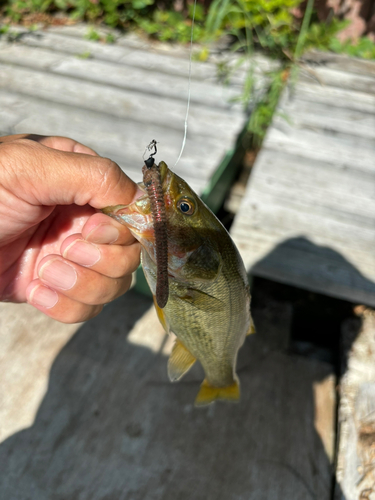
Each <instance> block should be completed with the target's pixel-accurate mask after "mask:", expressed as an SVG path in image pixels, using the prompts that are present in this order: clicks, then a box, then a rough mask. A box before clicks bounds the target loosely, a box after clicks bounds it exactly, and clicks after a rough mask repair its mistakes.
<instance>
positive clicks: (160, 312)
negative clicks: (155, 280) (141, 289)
mask: <svg viewBox="0 0 375 500" xmlns="http://www.w3.org/2000/svg"><path fill="white" fill-rule="evenodd" d="M152 298H153V299H154V306H155V309H156V314H157V315H158V318H159V321H160V323H161V324H162V326H163V328H164V330H165V331H166V332H167V333H170V329H169V325H168V322H167V318H166V317H165V314H164V310H163V309H162V308H161V307H159V306H158V303H157V302H156V297H155V295H153V296H152Z"/></svg>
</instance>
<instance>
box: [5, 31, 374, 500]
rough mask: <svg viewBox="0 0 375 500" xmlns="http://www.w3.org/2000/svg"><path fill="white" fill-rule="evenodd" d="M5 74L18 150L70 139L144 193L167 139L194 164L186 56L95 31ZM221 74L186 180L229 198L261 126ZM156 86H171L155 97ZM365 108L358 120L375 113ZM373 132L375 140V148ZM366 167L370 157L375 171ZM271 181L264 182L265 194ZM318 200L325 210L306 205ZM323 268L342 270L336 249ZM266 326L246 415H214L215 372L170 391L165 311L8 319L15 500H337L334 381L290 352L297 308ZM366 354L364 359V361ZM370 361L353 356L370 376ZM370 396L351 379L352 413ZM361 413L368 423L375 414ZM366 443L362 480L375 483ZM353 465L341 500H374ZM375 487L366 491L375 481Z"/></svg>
mask: <svg viewBox="0 0 375 500" xmlns="http://www.w3.org/2000/svg"><path fill="white" fill-rule="evenodd" d="M84 29H86V28H84ZM77 54H81V55H85V57H87V55H88V54H89V55H90V57H89V58H87V59H81V58H79V57H77ZM258 63H259V65H258V66H257V67H259V68H260V69H259V71H261V70H262V69H267V67H268V66H267V65H268V63H267V61H264V60H261V59H259V61H258ZM330 64H332V65H333V64H334V61H331V63H330ZM335 64H336V65H337V64H338V63H337V62H336V63H335ZM356 65H357V66H359V68H362V67H363V66H362V65H361V64H359V63H356V62H355V64H354V66H353V68H356V67H357V66H356ZM332 68H333V69H335V66H332ZM0 69H1V71H0V99H1V103H2V105H1V109H0V117H1V123H2V128H3V133H12V132H25V131H27V132H33V133H46V134H51V133H54V134H65V135H70V136H72V137H75V138H77V139H78V140H81V141H82V142H85V143H87V144H88V145H90V146H92V147H93V148H94V149H96V150H97V151H98V152H99V153H101V154H104V155H107V156H110V157H111V158H113V159H115V160H116V161H118V162H119V164H120V165H121V166H122V167H123V168H124V170H125V171H126V172H128V173H129V175H131V176H132V177H133V178H134V179H135V180H137V179H139V177H140V166H141V158H142V153H143V149H144V147H145V145H146V144H147V143H148V142H149V141H150V140H151V139H153V138H155V139H157V140H159V141H160V151H161V152H162V154H161V155H160V158H159V159H161V158H163V159H164V160H166V161H167V162H169V163H170V164H171V165H173V163H174V161H175V159H176V158H177V155H178V152H179V148H180V144H181V140H182V136H183V120H184V116H185V96H184V95H183V94H182V92H183V90H182V89H183V87H184V86H185V88H186V92H187V86H186V73H187V57H186V51H184V50H180V49H178V50H175V51H172V52H171V51H170V50H169V51H164V52H163V49H162V47H161V46H158V47H155V46H150V45H148V44H147V43H146V42H139V40H137V39H132V38H127V39H124V40H119V41H118V43H117V44H116V45H114V46H108V45H101V44H94V43H92V42H88V41H86V40H84V39H83V38H82V28H76V27H72V28H68V29H57V30H53V32H52V31H51V32H43V33H35V34H27V35H22V36H21V37H20V39H19V41H18V42H17V43H16V44H13V43H12V44H9V43H7V42H6V41H3V42H1V44H0ZM335 70H337V68H336V69H335ZM337 71H342V70H340V68H339V69H338V70H337ZM215 73H216V69H215V65H214V64H204V65H203V64H195V65H194V68H193V82H192V108H191V109H192V113H191V121H190V122H189V136H188V144H187V149H186V150H185V154H184V156H183V158H182V159H181V161H180V163H179V164H178V166H177V169H176V170H177V171H178V172H180V173H182V175H183V176H184V177H185V178H186V179H187V180H188V181H189V182H190V183H191V184H192V185H193V186H194V187H195V189H197V190H198V191H199V192H201V193H202V192H207V189H208V190H209V189H210V186H211V188H212V179H213V178H214V177H215V175H217V169H218V166H219V165H220V164H221V163H222V160H223V158H225V156H226V155H227V154H228V151H229V150H230V148H232V147H233V144H234V143H235V140H236V136H237V134H238V133H239V131H240V130H241V128H242V126H243V123H244V116H243V114H242V113H241V111H240V110H239V109H238V108H237V107H236V106H234V105H233V104H228V101H227V99H228V97H232V96H233V95H234V94H235V93H236V92H237V90H238V87H237V84H238V85H239V83H240V79H241V76H239V80H238V81H237V82H236V80H234V81H233V85H232V86H230V87H229V88H225V87H222V86H220V85H218V84H217V83H215ZM150 76H151V77H152V82H156V81H157V82H159V83H160V84H159V83H158V84H157V85H156V83H155V85H154V84H150V83H149V82H150ZM262 78H263V77H262V75H261V73H260V74H259V79H260V81H261V79H262ZM366 78H368V77H366ZM361 82H362V83H361V85H365V83H366V82H367V80H366V79H365V80H361ZM301 85H304V86H305V87H304V88H305V89H307V91H306V92H307V93H308V89H309V88H310V90H311V89H312V90H311V99H312V100H315V94H314V89H315V87H316V83H303V82H299V84H298V85H297V87H296V92H297V90H298V89H299V88H300V86H301ZM327 89H328V90H327V92H336V91H337V90H336V89H333V90H332V88H331V87H330V86H327ZM341 92H344V90H342V91H341ZM359 92H362V94H363V90H359ZM305 94H306V93H305ZM362 94H361V95H362ZM370 97H371V96H370ZM320 99H321V103H322V105H323V107H324V105H325V104H326V101H325V99H328V97H325V95H324V93H323V92H322V93H321V94H320ZM366 99H367V97H366V98H365V103H366V102H367V101H366ZM359 101H360V100H358V99H357V101H355V102H356V104H353V106H359V107H360V104H359ZM368 102H370V103H371V102H372V101H371V100H370V101H368ZM363 106H365V104H363ZM298 109H299V108H298V106H297V108H296V113H297V111H298ZM361 109H362V108H359V110H361ZM363 109H365V108H363ZM366 109H367V108H366ZM282 123H283V126H287V125H285V122H282ZM338 123H341V119H340V120H338ZM361 123H362V125H363V128H364V129H365V128H366V126H365V124H364V123H363V122H361ZM208 124H209V126H208ZM341 126H344V125H343V124H341ZM314 127H315V125H314ZM209 129H210V130H209ZM370 129H371V126H370V124H368V129H367V130H368V134H370V135H371V130H370ZM305 139H306V137H305ZM328 142H329V141H328ZM266 144H269V138H268V143H266ZM285 144H288V143H287V142H285ZM307 145H308V143H307ZM306 147H307V146H306ZM343 147H344V146H343ZM267 148H268V146H267ZM267 148H266V150H265V154H267V151H268V149H267ZM311 151H312V152H311V155H312V157H313V158H315V163H314V164H316V165H317V171H316V174H318V173H320V174H321V173H322V172H324V168H323V167H319V166H320V163H319V158H317V157H316V155H317V154H318V153H317V151H316V149H315V148H314V147H313V148H311ZM318 151H319V150H318ZM366 151H367V150H366V149H365V148H363V157H366V158H368V159H367V163H366V165H369V166H370V164H371V162H370V159H369V153H366ZM336 152H337V154H339V150H336ZM262 154H263V153H261V155H262ZM283 154H284V155H285V157H288V158H289V159H290V158H291V157H293V155H294V153H290V151H289V152H288V151H285V152H284V153H280V152H278V153H277V154H275V155H274V158H276V160H277V159H278V158H279V157H281V158H283ZM314 154H315V156H314ZM366 154H367V156H366ZM261 157H262V156H260V158H261ZM289 159H288V162H286V163H285V165H291V167H290V168H291V169H292V171H294V172H296V175H297V173H298V169H297V167H298V166H299V165H300V164H299V163H298V159H296V160H295V162H294V163H293V162H289ZM302 163H303V162H302ZM202 165H204V168H203V167H202ZM293 166H294V167H293ZM257 168H258V167H256V169H255V171H254V176H253V177H252V181H251V182H252V183H253V179H257V178H258V177H259V176H258V173H257V172H258V171H259V168H258V170H257ZM293 168H294V170H293ZM301 168H303V166H302V167H301ZM319 168H320V169H319ZM336 168H337V170H340V167H339V166H337V167H336ZM361 168H362V167H361ZM361 168H358V172H357V174H358V175H352V177H348V178H346V177H345V172H346V170H344V168H342V169H341V170H340V172H344V174H343V177H342V178H341V177H338V179H339V182H340V185H341V183H342V189H346V188H345V186H347V185H350V183H352V184H353V186H354V188H353V189H357V190H358V189H359V186H362V189H364V190H365V191H364V192H365V193H367V194H369V193H371V184H370V182H369V180H370V179H372V177H371V175H373V172H372V171H371V170H370V167H369V170H368V172H369V175H368V177H365V173H363V172H362V170H361ZM371 172H372V173H371ZM300 175H301V176H303V175H306V173H305V171H304V170H303V171H302V172H301V173H300ZM281 179H287V177H286V176H285V175H284V176H281ZM364 179H367V181H368V182H365V180H364ZM323 181H324V176H323V180H322V182H323ZM327 182H328V181H327ZM268 184H270V183H268ZM252 185H253V184H251V186H252ZM327 185H328V184H327ZM372 186H373V185H372ZM309 187H311V186H309ZM327 189H328V188H327ZM317 192H318V191H317V190H316V191H315V193H317ZM329 192H330V191H329ZM306 195H310V196H312V193H311V192H310V191H309V190H307V191H306ZM337 196H339V195H337ZM353 196H354V195H353ZM366 196H367V195H366ZM264 199H265V200H268V198H267V197H266V196H265V198H264ZM318 199H319V197H318ZM328 199H329V200H330V198H328ZM357 201H358V200H357ZM330 202H331V201H330ZM337 203H338V202H337ZM358 206H359V201H358ZM276 208H277V209H279V208H280V207H279V206H278V205H277V207H276ZM362 210H364V211H365V209H364V208H362ZM297 212H298V211H297ZM241 213H243V212H241ZM270 217H271V218H272V217H274V212H271V205H270ZM236 224H237V223H235V231H234V234H235V236H236V238H238V234H239V233H238V231H237V229H236ZM273 224H274V227H276V229H277V227H278V225H277V224H276V223H275V222H274V223H273ZM252 230H253V229H252ZM333 234H335V233H333ZM366 234H367V233H366ZM243 241H244V240H243V239H242V240H241V241H240V244H241V245H242V243H243ZM358 246H359V245H358ZM350 248H351V247H350ZM242 250H243V251H244V256H245V258H247V257H246V255H247V254H246V249H244V248H242ZM323 253H325V254H326V255H328V256H329V255H330V254H329V251H328V250H326V249H325V250H324V252H323ZM353 265H354V264H353ZM367 279H368V281H370V278H367ZM253 316H254V319H255V324H256V327H257V333H256V334H255V335H253V336H251V337H250V338H248V339H247V341H246V344H245V346H244V347H243V349H242V350H241V351H240V356H239V362H238V368H239V369H238V373H239V376H240V379H241V390H242V401H241V403H240V404H239V405H225V404H216V405H214V406H210V407H209V408H206V409H200V410H198V409H194V408H193V405H192V403H193V401H194V398H195V395H196V393H197V391H198V388H199V384H200V382H201V380H202V378H203V375H202V372H201V371H200V369H199V367H194V369H193V370H192V371H191V372H190V373H189V374H188V375H187V376H186V377H185V378H184V379H183V381H182V382H180V383H178V384H171V383H170V382H169V381H168V378H167V371H166V365H167V356H168V354H169V353H170V350H171V343H170V340H169V339H168V338H167V337H166V336H165V335H164V333H163V331H162V328H161V326H160V325H159V323H158V320H157V318H156V315H155V312H154V309H153V307H152V304H151V301H150V300H149V299H148V298H147V297H145V296H142V295H139V294H137V293H136V292H135V291H134V290H132V291H130V292H128V293H127V294H126V295H125V296H123V297H121V298H120V299H118V300H117V301H115V302H113V303H111V304H109V305H108V306H106V307H105V309H104V311H103V312H102V313H101V314H100V315H99V316H98V317H97V318H94V319H93V320H91V321H88V322H87V323H85V324H82V325H62V324H59V323H57V322H55V321H53V320H51V319H49V318H47V317H45V316H44V315H43V314H41V313H40V312H39V311H36V310H34V309H33V308H32V307H30V306H28V305H15V304H0V373H1V384H0V470H1V473H0V498H1V499H3V498H4V499H7V500H67V499H69V500H70V499H72V500H75V499H79V500H154V499H155V500H160V499H163V500H184V499H186V500H188V499H189V500H190V499H192V498H194V499H195V500H331V499H332V493H333V491H332V490H333V486H334V481H333V465H332V464H333V463H334V460H335V447H334V444H335V415H336V405H337V402H336V390H335V387H336V384H337V380H336V376H335V372H334V369H333V367H332V366H331V365H330V364H328V363H326V362H323V361H319V360H317V359H307V358H305V357H302V356H298V355H293V354H291V353H290V352H289V351H288V346H289V343H290V336H291V325H292V320H293V307H292V305H291V304H290V303H288V302H287V301H276V300H274V299H272V298H270V297H266V298H265V300H263V302H262V301H260V302H259V301H258V305H257V306H256V307H254V308H253ZM366 318H367V316H364V318H363V319H362V326H361V322H360V321H361V320H360V319H359V322H360V323H359V325H356V324H355V325H354V326H353V325H351V324H349V325H346V326H345V327H344V331H348V332H349V337H350V339H349V340H348V344H351V343H352V342H353V337H354V336H355V335H354V334H353V332H354V333H356V332H358V330H359V329H360V328H362V330H361V331H362V332H364V333H362V336H361V337H359V338H361V339H365V340H366V339H367V340H366V342H368V339H369V338H373V322H372V320H371V319H366ZM371 336H372V337H371ZM361 342H362V341H361ZM366 345H367V344H366ZM362 349H363V342H362V343H360V344H359V347H358V349H357V351H361V350H362ZM357 351H356V344H353V351H352V352H353V354H352V355H351V356H353V362H352V364H354V365H355V364H356V362H355V359H356V353H357ZM369 362H370V361H369ZM348 365H351V361H350V360H349V361H348ZM371 373H372V372H371ZM367 383H368V379H366V378H365V377H362V379H361V380H358V379H357V380H353V379H352V378H348V379H347V384H346V386H344V385H343V390H344V389H345V390H346V389H348V391H347V392H348V394H349V395H348V399H347V400H346V401H349V404H348V405H347V406H346V408H353V407H355V401H356V398H355V394H356V392H355V391H356V390H357V389H358V388H360V390H361V394H362V393H364V394H369V393H371V390H372V388H371V387H370V388H368V385H366V384H367ZM353 388H354V389H353ZM350 391H351V392H350ZM366 391H367V392H366ZM344 402H345V400H344ZM371 408H372V407H371ZM371 408H370V409H371ZM358 411H359V413H360V416H361V418H362V417H363V416H365V410H363V409H361V410H358ZM340 412H341V413H340V415H341V417H340V418H341V423H343V424H345V422H346V421H348V422H349V426H347V427H346V429H349V431H350V432H351V431H353V429H354V433H353V432H352V434H350V432H349V431H348V432H347V431H346V430H345V425H341V429H342V436H343V439H344V436H347V437H346V438H345V439H347V442H349V441H350V443H352V444H351V445H350V446H351V448H350V449H351V450H354V449H355V442H356V441H355V440H356V439H357V436H358V435H361V436H363V435H364V434H366V432H364V430H363V429H364V427H355V425H356V421H353V419H352V420H350V419H351V418H352V417H351V415H349V413H348V412H347V413H345V411H344V409H342V408H341V409H340ZM359 413H358V415H359ZM362 420H363V422H364V423H368V422H370V420H371V419H370V420H369V419H367V420H366V419H362ZM353 422H354V423H353ZM370 423H371V422H370ZM356 429H357V430H356ZM358 429H359V430H360V431H361V432H359V431H358ZM366 429H367V430H368V429H370V430H371V426H370V427H367V428H366ZM366 429H365V430H366ZM370 434H371V433H370V432H367V434H366V435H370ZM353 439H354V441H353ZM342 442H344V441H342ZM353 442H354V445H353ZM367 443H368V446H367V448H363V450H365V451H364V453H367V455H366V456H364V458H363V460H362V464H364V465H365V466H366V467H368V466H370V467H371V466H372V462H371V460H372V458H371V456H370V455H369V454H370V453H371V450H372V448H371V442H370V441H367ZM340 450H341V451H340V461H339V464H340V468H339V469H338V478H339V483H338V484H337V486H336V495H337V497H336V498H337V500H357V497H355V496H350V495H349V493H348V492H349V488H351V487H352V484H350V485H348V484H347V483H346V482H345V481H344V479H343V478H344V477H345V476H346V470H348V469H350V470H354V469H353V467H355V465H353V464H356V463H357V462H358V460H361V457H360V458H359V459H358V460H357V458H356V457H357V456H356V455H355V454H354V452H353V453H352V457H353V460H352V461H351V462H350V463H349V461H347V460H344V459H341V456H342V454H343V453H345V446H344V445H343V446H342V447H341V448H340ZM342 450H343V451H342ZM344 458H345V457H344ZM356 460H357V462H356ZM358 463H360V462H358ZM352 477H354V478H355V479H356V480H357V479H358V477H357V476H356V475H355V474H354V475H353V476H352ZM370 479H371V476H370V475H367V476H366V481H370ZM367 484H368V483H366V488H367V489H368V487H367ZM363 491H364V492H365V494H367V493H366V489H364V490H359V493H360V494H362V493H363ZM356 493H357V491H356ZM363 498H366V497H363ZM368 498H371V497H368Z"/></svg>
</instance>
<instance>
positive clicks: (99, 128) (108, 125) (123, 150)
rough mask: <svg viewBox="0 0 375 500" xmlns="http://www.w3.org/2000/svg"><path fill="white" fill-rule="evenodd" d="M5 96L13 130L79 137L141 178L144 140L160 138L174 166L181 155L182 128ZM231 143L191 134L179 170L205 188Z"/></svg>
mask: <svg viewBox="0 0 375 500" xmlns="http://www.w3.org/2000/svg"><path fill="white" fill-rule="evenodd" d="M5 96H6V98H7V101H6V102H7V106H4V109H5V110H9V121H8V122H7V124H8V126H9V128H8V130H7V132H8V133H23V132H24V131H25V130H27V131H32V132H33V133H38V134H42V135H50V134H56V135H67V136H71V137H74V138H75V139H76V140H78V141H80V142H82V143H84V144H87V145H88V146H90V147H92V148H93V149H94V150H96V151H97V152H98V153H100V154H101V155H103V156H107V157H110V158H112V159H113V160H114V161H116V162H117V163H119V165H120V166H121V167H122V168H123V169H124V170H125V171H126V172H127V173H129V174H130V175H131V177H132V178H134V180H136V181H137V182H138V181H140V180H141V169H140V164H142V161H143V160H142V155H143V152H144V146H145V145H147V144H148V143H149V142H150V138H156V139H157V140H159V141H160V148H159V154H160V156H159V158H160V159H163V160H164V161H166V162H167V164H168V165H170V166H173V165H174V163H175V162H176V159H177V157H178V153H179V150H180V147H181V141H182V136H183V134H182V132H181V131H175V130H171V129H164V128H163V127H162V126H158V125H156V124H154V123H149V124H139V123H134V122H133V123H132V122H128V121H127V120H121V119H119V118H116V117H111V116H110V115H107V114H103V113H97V112H94V111H89V110H83V109H79V108H76V107H72V106H66V105H59V104H56V103H54V105H53V106H51V103H50V102H49V101H43V100H38V99H31V98H28V99H27V100H24V99H23V97H22V96H20V95H17V94H11V93H8V92H1V91H0V97H1V100H2V103H3V102H4V101H5V98H4V99H3V97H5ZM18 104H19V105H20V110H19V111H14V106H17V105H18ZM21 104H22V106H21ZM14 123H16V125H14ZM88 123H89V124H90V127H88V126H87V124H88ZM3 127H5V122H4V123H3ZM228 146H230V144H229V141H227V142H226V144H223V143H222V142H221V141H220V139H218V138H216V137H212V138H200V137H196V136H194V135H192V134H191V135H190V137H189V138H188V140H187V142H186V149H185V154H184V155H183V157H182V158H181V160H180V162H179V163H178V165H176V166H175V167H174V170H175V171H176V173H177V174H179V175H182V176H183V177H184V178H186V180H187V181H188V182H189V183H190V184H191V185H192V187H193V189H195V190H197V191H198V192H202V190H203V189H204V188H205V187H206V185H207V183H208V179H209V178H210V176H211V175H212V174H213V172H214V171H215V169H216V168H217V165H218V163H220V160H221V158H224V156H225V153H226V147H228ZM202 164H204V168H202Z"/></svg>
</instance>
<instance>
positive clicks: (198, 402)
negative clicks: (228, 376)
mask: <svg viewBox="0 0 375 500" xmlns="http://www.w3.org/2000/svg"><path fill="white" fill-rule="evenodd" d="M239 399H240V384H239V381H238V378H237V377H235V379H234V381H233V384H231V385H227V386H225V387H215V386H213V385H211V384H210V383H209V382H208V381H207V379H204V380H203V382H202V385H201V388H200V389H199V392H198V395H197V397H196V399H195V403H194V405H195V406H206V405H209V404H211V403H213V402H214V401H228V402H231V403H238V401H239Z"/></svg>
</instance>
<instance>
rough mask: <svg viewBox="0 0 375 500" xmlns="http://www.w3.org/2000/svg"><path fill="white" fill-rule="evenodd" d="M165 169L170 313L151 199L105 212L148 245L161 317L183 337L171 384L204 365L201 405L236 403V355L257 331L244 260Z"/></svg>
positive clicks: (148, 267) (146, 261)
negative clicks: (160, 291) (161, 286)
mask: <svg viewBox="0 0 375 500" xmlns="http://www.w3.org/2000/svg"><path fill="white" fill-rule="evenodd" d="M159 169H160V175H161V183H162V189H163V193H164V202H165V209H166V220H167V234H168V282H169V296H168V301H167V303H166V305H165V307H164V308H160V307H159V306H158V305H157V303H156V301H155V294H156V286H157V285H156V283H157V266H156V248H155V247H156V245H155V237H154V236H155V234H154V229H153V224H152V214H151V207H150V199H149V197H148V196H147V194H145V195H144V196H141V197H140V198H138V199H137V200H136V201H135V202H134V203H132V204H130V205H127V206H124V205H118V206H116V207H107V208H106V209H104V210H103V212H104V213H106V214H108V215H110V216H111V217H114V218H115V219H116V220H118V221H119V222H121V223H122V224H125V225H126V226H127V227H128V228H129V229H130V231H131V232H132V233H133V234H134V236H135V237H136V238H137V239H138V240H139V242H140V243H141V245H142V251H141V261H142V266H143V270H144V273H145V276H146V279H147V282H148V284H149V286H150V289H151V291H152V293H153V295H154V302H155V307H156V310H157V313H158V317H159V320H160V321H161V323H162V325H163V326H164V328H165V330H166V331H167V332H173V333H174V334H175V335H176V337H177V339H176V342H175V345H174V348H173V350H172V354H171V356H170V358H169V362H168V374H169V377H170V379H171V380H172V381H177V380H179V379H180V378H181V377H182V376H183V375H184V374H185V373H186V372H187V371H188V370H189V368H190V367H191V366H192V365H193V364H194V362H195V361H196V360H199V361H200V363H201V364H202V367H203V369H204V372H205V380H204V381H203V383H202V385H201V389H200V391H199V393H198V396H197V398H196V401H195V404H196V405H197V406H203V405H205V404H209V403H211V402H213V401H215V400H216V399H222V400H228V401H237V400H238V399H239V397H240V390H239V381H238V377H237V375H236V372H235V367H236V359H237V353H238V350H239V348H240V347H241V345H242V344H243V342H244V340H245V337H246V335H247V334H249V333H251V332H252V331H253V328H254V327H253V322H252V319H251V315H250V290H249V285H248V280H247V274H246V271H245V268H244V265H243V262H242V259H241V257H240V255H239V252H238V250H237V248H236V246H235V244H234V243H233V241H232V239H231V237H230V235H229V234H228V232H227V231H226V229H225V228H224V227H223V226H222V224H221V222H220V221H219V220H218V219H217V218H216V217H215V215H214V214H213V213H212V212H211V211H210V210H209V208H208V207H207V206H206V205H205V204H204V203H203V202H202V200H201V199H200V198H199V196H198V195H197V194H196V193H194V191H193V190H192V189H191V188H190V187H189V186H188V184H187V183H186V182H185V181H184V180H183V179H181V178H180V177H179V176H177V175H176V174H174V173H173V172H171V171H170V170H169V169H168V167H167V165H166V164H165V163H164V162H161V163H160V164H159ZM141 187H142V185H141Z"/></svg>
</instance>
